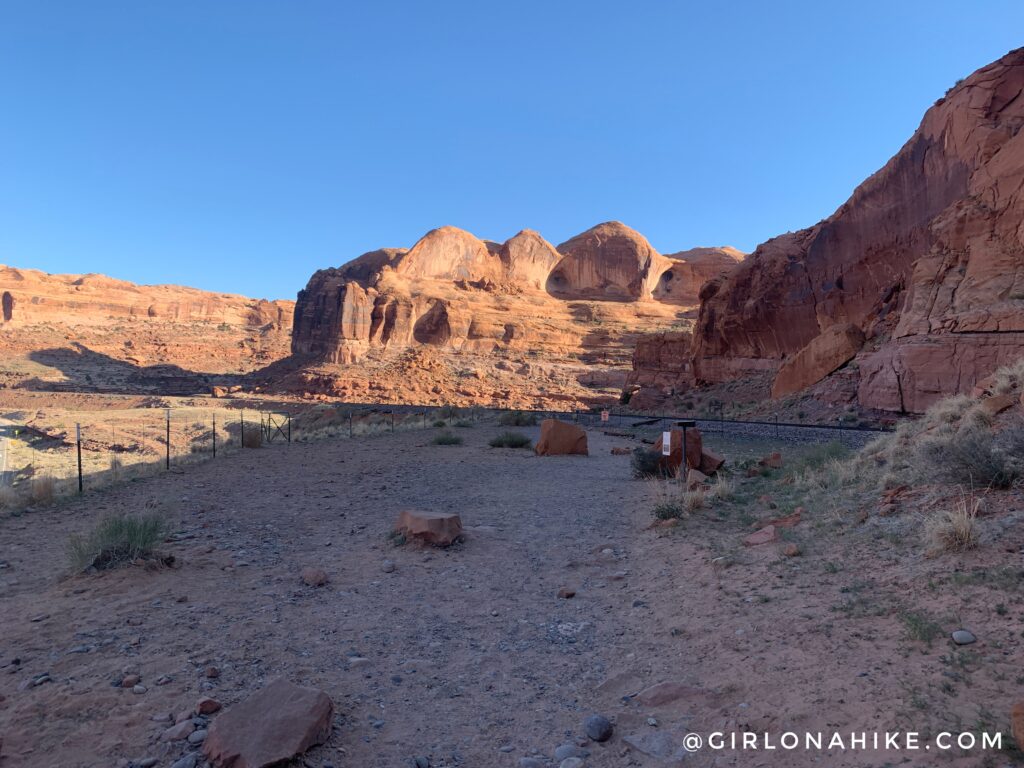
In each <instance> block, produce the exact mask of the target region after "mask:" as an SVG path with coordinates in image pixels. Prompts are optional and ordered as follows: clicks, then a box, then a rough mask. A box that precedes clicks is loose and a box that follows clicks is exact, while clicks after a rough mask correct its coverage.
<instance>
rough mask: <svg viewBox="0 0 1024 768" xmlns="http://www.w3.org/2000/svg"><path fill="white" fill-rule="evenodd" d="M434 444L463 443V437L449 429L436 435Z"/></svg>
mask: <svg viewBox="0 0 1024 768" xmlns="http://www.w3.org/2000/svg"><path fill="white" fill-rule="evenodd" d="M433 442H434V445H462V438H461V437H460V436H459V435H455V434H452V433H451V432H449V431H448V430H445V431H444V432H442V433H440V434H439V435H437V436H435V437H434V441H433Z"/></svg>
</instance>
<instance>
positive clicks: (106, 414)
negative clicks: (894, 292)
mask: <svg viewBox="0 0 1024 768" xmlns="http://www.w3.org/2000/svg"><path fill="white" fill-rule="evenodd" d="M508 413H520V414H523V415H524V416H527V417H531V418H529V419H528V420H533V419H536V420H539V419H542V418H549V417H550V418H560V419H563V420H567V421H572V422H575V423H578V424H581V425H583V426H587V427H591V428H605V429H609V430H630V431H632V432H637V431H643V430H650V431H655V430H660V429H664V428H666V427H668V426H671V425H673V424H674V423H676V422H679V421H684V420H686V421H688V422H692V423H693V424H695V425H696V426H697V427H698V428H700V429H701V430H702V431H704V432H708V433H715V432H720V433H722V434H726V433H728V434H732V435H737V436H749V437H757V438H769V439H778V440H781V441H787V442H818V441H831V440H836V439H839V440H840V441H841V442H844V443H847V444H849V445H862V444H863V443H865V442H867V440H868V439H870V438H872V437H874V436H876V434H877V433H878V432H879V431H885V430H882V429H879V428H869V427H863V426H853V425H844V424H834V425H832V424H793V423H786V422H780V421H778V420H761V421H754V420H751V421H741V420H735V419H725V418H723V417H722V414H721V412H719V413H718V414H717V418H716V417H715V416H714V415H712V416H710V417H709V416H708V414H706V413H702V414H687V413H681V414H680V413H676V414H660V415H649V414H647V415H645V414H635V413H628V412H625V411H621V410H620V411H617V410H615V409H592V410H589V411H582V410H574V411H557V410H526V409H507V408H484V407H471V408H456V407H453V406H420V405H405V404H399V405H387V406H382V405H380V404H372V403H346V404H337V405H334V404H331V405H327V404H324V405H316V406H312V407H310V406H301V407H295V408H292V409H283V408H282V409H264V410H256V409H247V410H246V409H235V408H201V407H181V408H173V409H160V408H136V409H123V410H108V411H103V412H102V413H99V414H95V413H93V414H82V415H81V416H77V417H76V418H79V419H81V420H79V421H74V422H72V421H69V420H65V421H61V420H59V419H58V420H55V421H54V422H53V423H47V424H42V423H40V422H39V421H38V420H33V421H32V422H31V423H18V422H17V421H12V420H9V419H0V508H4V507H6V508H10V509H17V508H22V507H24V506H27V505H30V504H33V503H40V504H42V503H48V502H50V501H52V500H53V499H54V498H57V497H60V496H67V495H72V494H75V493H83V492H85V491H90V490H96V489H99V488H102V487H105V486H109V485H112V484H115V483H119V482H124V481H128V480H132V479H135V478H138V477H142V476H146V475H151V474H155V473H157V472H166V471H172V472H173V471H179V472H180V471H184V470H185V469H186V468H187V467H189V466H190V465H194V464H196V463H198V462H204V461H210V460H214V459H216V458H218V457H222V456H228V455H232V454H237V453H238V452H239V451H244V450H249V449H254V448H261V447H264V446H272V445H287V444H290V443H292V442H308V441H314V440H324V439H331V438H356V437H362V436H368V435H373V434H380V433H387V432H397V431H405V430H414V429H420V430H425V429H430V428H439V427H458V426H471V425H472V424H473V423H475V422H478V421H481V420H485V419H492V418H496V419H497V421H498V422H499V423H501V422H502V418H501V417H502V414H508ZM513 423H515V422H514V421H513Z"/></svg>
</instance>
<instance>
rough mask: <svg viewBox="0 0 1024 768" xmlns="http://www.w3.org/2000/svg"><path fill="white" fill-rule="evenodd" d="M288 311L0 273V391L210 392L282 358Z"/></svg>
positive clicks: (154, 289)
mask: <svg viewBox="0 0 1024 768" xmlns="http://www.w3.org/2000/svg"><path fill="white" fill-rule="evenodd" d="M293 311H294V302H291V301H264V300H259V299H249V298H246V297H244V296H235V295H232V294H222V293H211V292H208V291H200V290H197V289H194V288H184V287H181V286H173V285H135V284H134V283H129V282H126V281H124V280H115V279H113V278H110V277H105V276H103V275H94V274H90V275H50V274H46V273H45V272H40V271H38V270H33V269H17V268H14V267H6V266H3V265H0V384H6V385H8V386H13V387H20V386H30V387H32V388H57V389H79V390H83V391H90V390H98V391H118V392H125V391H128V392H131V391H142V390H145V391H149V390H151V389H152V390H158V391H163V392H165V393H168V394H173V393H174V392H175V391H178V390H180V391H181V392H189V393H195V392H208V391H209V387H210V384H211V383H212V382H207V381H205V379H204V377H206V376H208V375H221V374H241V373H247V372H249V371H252V370H255V369H258V368H262V367H264V366H266V365H268V364H270V363H273V362H275V361H277V360H280V359H282V358H284V357H287V355H288V347H289V341H290V337H291V325H292V315H293Z"/></svg>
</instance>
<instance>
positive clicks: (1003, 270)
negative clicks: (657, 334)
mask: <svg viewBox="0 0 1024 768" xmlns="http://www.w3.org/2000/svg"><path fill="white" fill-rule="evenodd" d="M1022 92H1024V49H1018V50H1016V51H1012V52H1011V53H1009V54H1007V55H1006V56H1004V57H1003V58H1001V59H1000V60H999V61H997V62H995V63H993V64H990V65H989V66H987V67H984V68H982V69H980V70H978V71H977V72H975V73H974V74H973V75H971V76H970V77H969V78H967V79H966V80H964V81H962V82H961V83H959V84H957V85H956V86H955V87H954V88H952V89H951V90H950V91H949V93H947V95H946V96H945V97H944V98H942V99H940V100H939V101H938V102H936V104H935V106H933V107H932V108H931V109H929V110H928V112H927V113H926V114H925V116H924V119H923V121H922V123H921V126H920V127H919V128H918V130H917V131H916V132H915V133H914V135H913V136H912V137H911V138H910V140H909V141H908V142H907V143H906V144H905V145H904V147H903V148H902V149H901V150H900V151H899V153H897V154H896V156H895V157H893V158H892V160H890V161H889V162H888V163H887V164H886V166H885V167H884V168H882V169H881V170H880V171H878V172H877V173H875V174H874V175H873V176H871V177H870V178H869V179H868V180H867V181H865V182H864V183H863V184H861V186H860V187H858V188H857V190H856V191H855V192H854V193H853V195H852V196H851V198H850V199H849V200H848V201H847V202H846V203H844V204H843V205H842V206H841V207H840V208H839V210H837V211H836V212H835V213H834V214H833V215H832V216H830V217H829V218H828V219H826V220H824V221H822V222H820V223H818V224H816V225H815V226H813V227H811V228H809V229H805V230H802V231H800V232H794V233H788V234H785V235H782V236H780V237H777V238H775V239H773V240H769V241H768V242H766V243H764V244H763V245H761V246H759V247H758V248H757V250H756V251H755V252H754V253H753V254H752V255H751V256H750V257H749V258H748V259H746V261H744V262H743V263H742V264H740V266H739V267H738V268H736V269H735V270H734V271H733V272H732V273H731V274H730V275H729V276H728V277H725V278H718V279H714V280H712V281H710V282H709V283H708V284H707V285H705V286H704V288H703V289H702V292H701V298H702V304H701V309H700V315H699V319H698V323H697V328H696V332H695V340H694V350H693V353H694V354H693V357H694V373H695V375H696V378H697V380H698V381H700V382H705V383H714V382H720V381H725V380H729V379H733V378H738V377H741V376H744V375H746V374H750V373H752V372H758V371H766V370H767V371H777V370H779V369H780V367H781V368H782V371H781V375H782V379H781V381H779V380H777V382H776V387H775V390H776V394H777V395H781V394H786V393H787V392H789V391H793V387H794V386H795V384H794V382H795V383H796V385H800V386H806V385H807V384H810V383H814V382H815V381H818V380H820V379H821V378H822V377H824V376H826V375H828V374H829V373H831V370H833V369H834V367H838V366H841V365H843V364H845V363H846V362H847V361H848V360H849V359H850V358H851V357H853V356H854V355H857V359H858V370H859V376H860V384H859V391H858V396H859V400H860V402H861V404H862V405H864V406H867V407H874V408H882V409H888V410H894V411H900V410H906V411H921V410H923V409H924V408H926V407H927V406H928V405H929V404H931V403H932V402H934V401H935V400H936V399H937V398H939V397H942V396H944V395H948V394H951V393H957V392H967V391H969V390H970V389H971V387H972V386H973V385H974V384H975V383H976V382H977V381H978V380H979V379H981V378H983V377H985V376H986V375H988V374H989V373H991V372H992V371H993V370H994V369H995V368H996V367H997V366H998V365H1000V364H1002V363H1004V362H1006V361H1008V360H1011V359H1014V358H1017V357H1019V356H1021V355H1022V354H1024V132H1022V131H1021V127H1022V125H1024V95H1022ZM835 326H841V327H842V328H843V329H847V330H843V331H841V332H839V331H838V330H837V329H836V328H835ZM860 334H863V337H864V338H865V339H866V341H865V342H864V346H863V348H861V347H860ZM819 337H821V338H819ZM830 339H832V340H838V342H840V343H841V344H842V345H843V349H842V350H838V348H836V347H835V346H834V344H832V343H831V342H830V341H829V340H830ZM808 347H810V349H808ZM803 350H806V351H804V353H803V354H799V353H801V352H802V351H803Z"/></svg>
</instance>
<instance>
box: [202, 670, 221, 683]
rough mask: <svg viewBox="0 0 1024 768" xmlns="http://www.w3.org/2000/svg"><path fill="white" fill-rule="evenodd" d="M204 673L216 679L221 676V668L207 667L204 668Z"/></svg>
mask: <svg viewBox="0 0 1024 768" xmlns="http://www.w3.org/2000/svg"><path fill="white" fill-rule="evenodd" d="M203 674H204V675H206V676H207V677H208V678H210V679H211V680H215V679H216V678H218V677H220V670H219V669H217V668H216V667H207V668H206V669H205V670H203Z"/></svg>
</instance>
